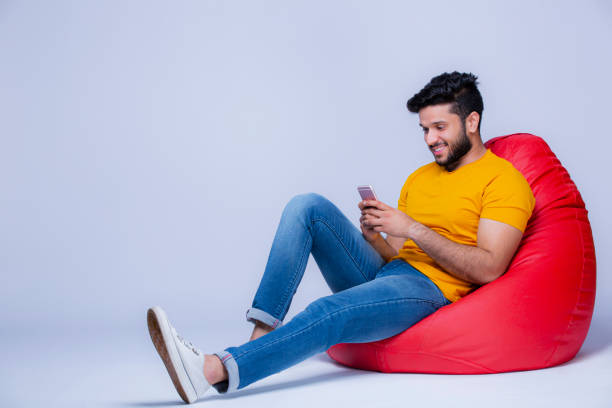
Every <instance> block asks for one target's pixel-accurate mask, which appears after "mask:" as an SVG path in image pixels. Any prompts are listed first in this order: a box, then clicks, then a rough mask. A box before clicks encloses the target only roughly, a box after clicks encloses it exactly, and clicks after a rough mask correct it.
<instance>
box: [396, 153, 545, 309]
mask: <svg viewBox="0 0 612 408" xmlns="http://www.w3.org/2000/svg"><path fill="white" fill-rule="evenodd" d="M534 205H535V198H534V196H533V193H532V191H531V188H530V187H529V184H528V183H527V180H525V178H524V177H523V175H522V174H521V173H520V172H519V171H518V170H516V169H515V168H514V166H513V165H512V164H511V163H510V162H509V161H507V160H505V159H502V158H501V157H499V156H496V155H495V154H494V153H493V152H491V151H490V150H488V149H487V151H486V153H485V154H484V155H483V156H482V157H481V158H480V159H478V160H476V161H474V162H472V163H469V164H466V165H465V166H463V167H460V168H458V169H457V170H455V171H452V172H448V171H446V170H445V169H444V168H443V167H441V166H439V165H438V164H437V163H436V162H432V163H429V164H426V165H425V166H422V167H420V168H419V169H417V170H416V171H415V172H414V173H412V174H411V175H410V176H408V179H407V180H406V183H404V186H403V187H402V191H401V193H400V198H399V201H398V209H400V210H401V211H403V212H405V213H406V214H408V215H409V216H411V217H412V218H414V219H415V220H416V221H418V222H420V223H421V224H423V225H425V226H427V227H429V228H431V229H432V230H434V231H435V232H437V233H438V234H440V235H442V236H444V237H446V238H448V239H450V240H451V241H454V242H457V243H459V244H464V245H471V246H476V245H477V233H478V223H479V220H480V218H488V219H492V220H495V221H500V222H503V223H506V224H509V225H512V226H513V227H516V228H518V229H519V230H521V231H523V232H524V231H525V227H526V225H527V221H528V220H529V217H531V213H532V211H533V207H534ZM393 259H403V260H405V261H406V262H408V263H409V264H411V265H412V266H414V267H415V268H416V269H418V270H419V271H421V272H422V273H423V274H425V275H427V276H428V277H429V278H430V279H431V280H432V281H433V282H434V283H435V284H436V285H437V286H438V288H440V290H441V291H442V293H443V294H444V296H445V297H446V298H447V299H448V300H450V301H451V302H454V301H456V300H459V299H460V298H461V297H463V296H465V295H467V294H468V293H469V292H471V291H472V290H474V289H475V288H476V287H477V285H475V284H473V283H470V282H467V281H464V280H463V279H459V278H457V277H455V276H453V275H451V274H450V273H448V272H446V271H445V270H444V269H442V267H441V266H439V265H438V264H437V263H436V262H435V261H434V260H433V259H432V258H430V257H429V255H427V254H426V253H425V252H424V251H423V250H422V249H421V248H419V247H418V246H417V245H416V243H415V242H414V241H412V240H410V239H409V240H407V241H406V242H405V243H404V246H403V248H402V249H400V251H399V254H398V255H397V256H395V257H393V258H391V260H393Z"/></svg>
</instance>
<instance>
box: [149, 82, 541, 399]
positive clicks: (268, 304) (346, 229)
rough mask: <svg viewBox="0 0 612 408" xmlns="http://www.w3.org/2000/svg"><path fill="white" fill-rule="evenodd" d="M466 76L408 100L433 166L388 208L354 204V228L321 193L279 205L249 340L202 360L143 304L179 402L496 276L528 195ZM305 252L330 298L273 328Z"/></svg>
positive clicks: (518, 230) (367, 337)
mask: <svg viewBox="0 0 612 408" xmlns="http://www.w3.org/2000/svg"><path fill="white" fill-rule="evenodd" d="M476 79H477V78H476V77H475V76H474V75H472V74H462V73H458V72H453V73H450V74H449V73H444V74H442V75H439V76H437V77H435V78H433V79H432V80H431V81H430V82H429V83H428V84H427V85H426V86H425V87H424V88H423V89H422V90H421V91H420V92H419V93H417V94H416V95H414V96H413V97H412V98H411V99H410V100H409V101H408V109H409V110H410V111H411V112H414V113H417V112H418V115H419V120H420V126H421V128H422V129H423V132H424V137H425V143H426V145H427V147H428V148H429V149H430V150H431V152H432V153H433V155H434V158H435V162H432V163H430V164H427V165H425V166H423V167H421V168H419V169H418V170H416V171H415V172H414V173H412V174H411V175H410V176H409V177H408V179H407V180H406V183H405V184H404V186H403V188H402V190H401V193H400V198H399V202H398V208H397V209H396V208H393V207H391V206H389V205H387V204H385V203H382V202H380V201H375V200H367V201H362V202H360V203H359V208H360V209H361V214H362V215H361V218H360V224H361V225H360V227H361V232H360V231H359V230H358V229H357V228H355V226H354V225H353V224H352V223H351V222H350V221H349V220H348V219H347V218H346V217H345V216H344V215H343V214H342V213H341V212H340V210H338V208H336V207H335V206H334V205H333V204H332V203H331V202H329V201H328V200H326V199H325V198H324V197H321V196H319V195H316V194H305V195H299V196H296V197H294V198H293V199H292V200H291V201H290V202H289V203H288V204H287V206H286V207H285V209H284V211H283V215H282V217H281V221H280V224H279V226H278V229H277V232H276V236H275V238H274V242H273V244H272V249H271V251H270V255H269V258H268V262H267V265H266V269H265V272H264V274H263V278H262V280H261V283H260V285H259V289H258V290H257V293H256V294H255V299H254V300H253V304H252V307H251V308H250V309H249V310H248V311H247V316H246V317H247V320H249V321H251V322H253V323H254V324H255V327H254V329H253V333H252V335H251V340H250V341H249V342H247V343H245V344H243V345H241V346H238V347H229V348H226V349H225V350H223V351H220V352H217V353H214V354H207V355H204V354H203V353H202V352H201V351H200V350H198V349H197V348H196V347H194V346H193V344H191V343H190V342H188V341H186V340H185V339H183V338H182V337H181V336H179V335H178V334H177V332H176V330H175V329H174V328H173V327H172V326H171V325H170V323H169V321H168V319H167V317H166V315H165V313H164V311H163V310H162V309H161V308H159V307H154V308H152V309H149V311H148V313H147V321H148V326H149V332H150V334H151V338H152V340H153V343H154V345H155V347H156V349H157V351H158V353H159V355H160V356H161V358H162V360H163V362H164V364H165V366H166V368H167V370H168V373H169V374H170V377H171V379H172V381H173V383H174V386H175V387H176V389H177V391H178V393H179V395H180V396H181V397H182V398H183V400H184V401H185V402H189V403H190V402H194V401H196V400H197V399H198V398H200V397H201V396H202V395H203V394H204V392H205V391H206V390H207V389H208V388H209V387H210V385H211V384H212V385H213V386H214V387H215V388H216V389H217V391H219V392H220V393H225V392H233V391H235V390H237V389H241V388H243V387H245V386H247V385H249V384H251V383H253V382H255V381H257V380H259V379H261V378H264V377H266V376H268V375H271V374H274V373H276V372H279V371H281V370H283V369H285V368H288V367H290V366H292V365H294V364H297V363H298V362H300V361H303V360H305V359H306V358H308V357H310V356H312V355H314V354H317V353H319V352H322V351H325V350H327V349H328V348H329V347H331V346H332V345H334V344H337V343H351V342H353V343H362V342H371V341H376V340H381V339H384V338H387V337H391V336H394V335H396V334H398V333H400V332H402V331H404V330H406V329H408V328H409V327H411V326H412V325H414V324H415V323H417V322H418V321H419V320H421V319H423V318H424V317H426V316H428V315H430V314H431V313H434V312H435V311H436V310H437V309H439V308H440V307H443V306H445V305H448V304H450V303H451V302H454V301H456V300H458V299H460V298H461V297H463V296H465V295H467V294H468V293H469V292H470V291H472V290H473V289H474V288H476V287H477V286H479V285H484V284H486V283H488V282H491V281H493V280H495V279H496V278H498V277H499V276H500V275H502V274H503V273H504V271H505V270H506V268H507V266H508V264H509V262H510V260H511V258H512V256H513V255H514V253H515V251H516V249H517V247H518V245H519V242H520V240H521V237H522V234H523V231H524V229H525V226H526V224H527V220H528V219H529V217H530V216H531V212H532V211H533V207H534V204H535V200H534V197H533V194H532V192H531V189H530V187H529V185H528V184H527V181H526V180H525V179H524V177H523V176H522V175H521V174H520V173H519V172H518V171H517V170H516V169H515V168H514V167H513V166H512V164H510V163H509V162H508V161H506V160H504V159H501V158H499V157H497V156H495V155H494V154H493V153H492V152H491V151H490V150H487V149H486V148H485V147H484V145H483V143H482V139H481V136H480V122H481V117H482V110H483V103H482V97H481V95H480V92H479V91H478V88H477V86H476V85H477V82H476ZM381 232H384V233H386V234H387V237H386V238H384V237H383V236H382V235H381V234H380V233H381ZM310 253H312V255H313V257H314V259H315V261H316V262H317V265H318V266H319V268H320V270H321V272H322V274H323V276H324V278H325V280H326V282H327V283H328V285H329V287H330V288H331V290H332V292H333V294H332V295H330V296H325V297H322V298H319V299H317V300H315V301H314V302H312V303H311V304H310V305H308V307H307V308H306V309H305V310H304V311H302V312H301V313H299V314H298V315H296V316H295V317H294V318H293V319H292V320H291V321H289V322H288V323H287V324H284V325H283V324H282V321H283V319H284V317H285V315H286V313H287V311H288V309H289V305H290V304H291V299H292V297H293V294H294V293H295V291H296V289H297V286H298V285H299V282H300V280H301V278H302V274H303V273H304V270H305V268H306V262H307V260H308V255H309V254H310Z"/></svg>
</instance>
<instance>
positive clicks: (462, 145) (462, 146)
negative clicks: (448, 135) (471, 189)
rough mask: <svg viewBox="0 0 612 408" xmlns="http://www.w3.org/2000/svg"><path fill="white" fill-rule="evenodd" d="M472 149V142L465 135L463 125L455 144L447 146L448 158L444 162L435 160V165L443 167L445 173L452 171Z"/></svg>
mask: <svg viewBox="0 0 612 408" xmlns="http://www.w3.org/2000/svg"><path fill="white" fill-rule="evenodd" d="M471 148H472V142H471V141H470V139H469V138H468V137H467V134H466V133H465V125H464V126H462V129H461V134H460V135H459V137H458V138H457V140H456V141H455V142H452V143H449V144H448V156H446V160H439V159H437V158H436V163H438V165H440V166H442V167H444V168H445V169H446V171H453V170H455V168H457V165H458V164H459V160H461V158H462V157H463V156H465V155H466V154H467V152H469V151H470V149H471Z"/></svg>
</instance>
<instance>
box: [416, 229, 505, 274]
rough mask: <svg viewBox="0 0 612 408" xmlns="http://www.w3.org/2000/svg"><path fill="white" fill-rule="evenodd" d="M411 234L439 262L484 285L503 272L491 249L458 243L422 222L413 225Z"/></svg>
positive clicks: (451, 272) (454, 271)
mask: <svg viewBox="0 0 612 408" xmlns="http://www.w3.org/2000/svg"><path fill="white" fill-rule="evenodd" d="M409 234H410V236H409V237H408V238H410V239H412V240H413V241H414V242H415V243H416V244H417V245H418V246H419V248H421V249H422V250H423V251H425V253H426V254H427V255H429V256H430V257H431V258H432V259H433V260H434V261H436V263H437V264H438V265H440V266H441V267H442V268H444V270H446V271H447V272H449V273H450V274H452V275H454V276H456V277H458V278H460V279H463V280H465V281H468V282H472V283H476V284H478V285H484V284H485V283H488V282H490V281H492V280H494V279H496V278H497V277H498V276H499V275H501V273H500V272H499V271H498V270H496V268H495V266H494V263H493V258H492V255H491V253H490V252H488V251H486V250H484V249H482V248H479V247H477V246H470V245H463V244H458V243H456V242H453V241H451V240H449V239H448V238H445V237H443V236H442V235H440V234H438V233H437V232H435V231H433V230H432V229H430V228H428V227H426V226H424V225H423V224H419V223H414V224H413V225H412V226H411V227H410V232H409ZM502 273H503V271H502Z"/></svg>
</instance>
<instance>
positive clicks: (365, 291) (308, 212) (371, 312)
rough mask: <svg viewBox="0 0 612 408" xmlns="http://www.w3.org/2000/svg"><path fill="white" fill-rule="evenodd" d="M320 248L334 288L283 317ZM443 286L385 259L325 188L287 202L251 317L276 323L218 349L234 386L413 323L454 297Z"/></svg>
mask: <svg viewBox="0 0 612 408" xmlns="http://www.w3.org/2000/svg"><path fill="white" fill-rule="evenodd" d="M311 253H312V255H313V257H314V259H315V261H316V262H317V265H318V266H319V269H320V270H321V272H322V273H323V277H324V278H325V281H326V282H327V284H328V285H329V287H330V288H331V290H332V292H333V294H332V295H329V296H325V297H322V298H319V299H317V300H315V301H314V302H312V303H311V304H309V305H308V307H306V309H304V311H302V312H301V313H299V314H297V315H296V316H294V318H293V319H291V321H289V322H287V323H286V324H283V323H282V322H283V319H284V318H285V315H286V314H287V311H288V310H289V305H290V304H291V300H292V298H293V295H294V293H295V291H296V290H297V287H298V285H299V284H300V281H301V279H302V275H303V274H304V270H305V269H306V262H307V261H308V256H309V254H311ZM450 303H451V302H450V301H449V300H447V299H446V298H445V297H444V295H443V294H442V292H441V291H440V290H439V289H438V287H437V286H436V285H435V284H434V283H433V282H432V281H431V280H430V279H429V278H428V277H426V276H425V275H423V274H422V273H421V272H419V271H418V270H416V269H415V268H414V267H412V266H411V265H410V264H408V263H407V262H405V261H403V260H399V259H398V260H394V261H391V262H389V263H386V264H385V261H384V259H383V258H382V257H381V256H380V254H379V253H378V252H377V251H376V250H375V249H374V248H373V247H372V246H371V245H370V244H369V243H368V242H367V241H366V240H365V239H364V237H363V235H362V234H361V231H360V230H359V229H358V228H357V227H355V226H354V225H353V224H352V223H351V222H350V221H349V220H348V219H347V218H346V216H344V214H342V212H341V211H340V210H339V209H338V208H337V207H336V206H335V205H334V204H332V203H331V202H330V201H329V200H327V199H325V198H324V197H322V196H320V195H317V194H303V195H298V196H296V197H294V198H293V199H292V200H291V201H290V202H289V203H288V204H287V206H286V207H285V209H284V211H283V214H282V217H281V221H280V224H279V226H278V229H277V231H276V236H275V238H274V242H273V244H272V249H271V250H270V256H269V258H268V262H267V265H266V269H265V271H264V274H263V277H262V279H261V283H260V285H259V288H258V290H257V293H256V294H255V299H254V300H253V304H252V307H251V308H250V309H248V310H247V314H246V317H247V320H249V321H252V322H254V321H255V320H259V321H261V322H263V323H265V324H267V325H269V326H272V327H273V328H274V330H273V331H271V332H270V333H268V334H266V335H264V336H262V337H260V338H258V339H256V340H253V341H250V342H247V343H245V344H243V345H241V346H239V347H229V348H227V349H225V350H224V351H221V352H217V353H215V354H216V355H217V356H218V357H219V358H220V359H221V361H222V362H223V364H224V365H225V367H226V368H227V371H228V374H229V379H228V381H227V382H225V383H224V384H222V383H219V384H217V385H215V388H216V389H217V390H218V391H219V392H232V391H235V390H237V389H241V388H243V387H245V386H247V385H249V384H251V383H253V382H255V381H257V380H260V379H262V378H264V377H267V376H269V375H271V374H274V373H277V372H279V371H281V370H284V369H286V368H288V367H290V366H292V365H294V364H297V363H299V362H301V361H303V360H305V359H307V358H308V357H310V356H313V355H315V354H317V353H320V352H323V351H326V350H327V349H328V348H329V347H331V346H333V345H334V344H337V343H365V342H371V341H376V340H381V339H385V338H388V337H391V336H394V335H396V334H398V333H401V332H402V331H404V330H406V329H407V328H409V327H410V326H412V325H414V324H415V323H417V322H418V321H419V320H421V319H423V318H424V317H426V316H428V315H430V314H431V313H433V312H435V311H436V310H438V309H439V308H440V307H442V306H445V305H447V304H450Z"/></svg>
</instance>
